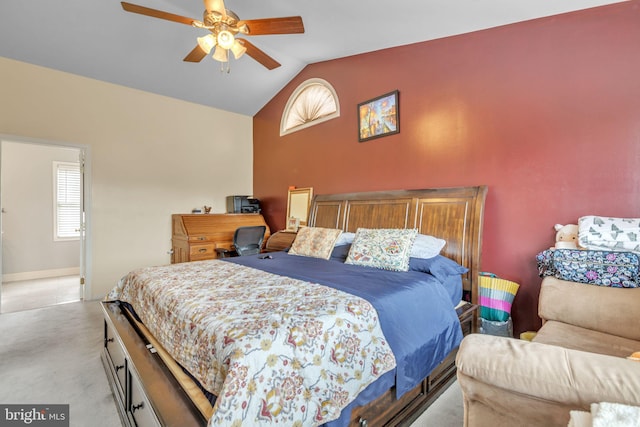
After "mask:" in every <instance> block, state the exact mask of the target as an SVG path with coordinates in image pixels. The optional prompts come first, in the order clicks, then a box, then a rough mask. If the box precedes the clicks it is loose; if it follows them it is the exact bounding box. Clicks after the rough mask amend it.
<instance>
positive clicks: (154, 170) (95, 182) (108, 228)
mask: <svg viewBox="0 0 640 427" xmlns="http://www.w3.org/2000/svg"><path fill="white" fill-rule="evenodd" d="M0 76H1V78H0V135H2V136H3V137H7V136H17V137H22V138H33V139H36V140H40V141H49V142H52V143H62V144H73V145H79V146H84V147H87V148H88V152H89V155H90V166H91V168H90V175H91V176H90V181H91V188H92V192H91V199H90V206H89V213H90V215H91V217H90V219H91V223H90V224H89V225H90V227H91V228H90V230H89V233H90V236H91V238H92V239H91V241H90V243H91V244H90V247H89V251H88V254H89V259H88V264H89V266H90V267H91V272H90V275H89V277H88V280H89V287H88V290H89V291H90V294H89V295H88V296H87V298H99V297H101V296H103V295H104V294H106V293H107V292H108V290H109V289H110V288H111V287H112V286H113V285H114V284H115V283H116V281H117V280H118V279H119V278H120V277H121V276H122V275H123V274H125V273H126V272H127V271H129V270H131V269H133V268H137V267H143V266H148V265H158V264H167V263H169V261H170V258H169V255H168V254H167V251H168V250H169V249H170V248H171V221H170V215H171V214H172V213H184V212H190V211H191V209H192V208H194V207H201V206H203V205H205V204H206V205H208V206H213V209H212V212H224V210H225V197H226V196H227V195H231V194H251V193H252V190H253V188H252V181H253V172H252V170H253V153H252V126H253V125H252V118H251V117H249V116H243V115H239V114H235V113H229V112H225V111H221V110H217V109H213V108H210V107H205V106H201V105H197V104H192V103H188V102H184V101H180V100H176V99H172V98H167V97H163V96H158V95H154V94H150V93H146V92H142V91H139V90H134V89H129V88H126V87H122V86H117V85H113V84H109V83H105V82H100V81H97V80H92V79H87V78H83V77H78V76H75V75H71V74H68V73H63V72H58V71H55V70H51V69H46V68H41V67H37V66H33V65H29V64H25V63H22V62H17V61H13V60H9V59H6V58H0ZM176 84H179V82H176Z"/></svg>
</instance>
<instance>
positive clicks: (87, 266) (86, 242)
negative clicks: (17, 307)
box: [0, 134, 93, 301]
mask: <svg viewBox="0 0 640 427" xmlns="http://www.w3.org/2000/svg"><path fill="white" fill-rule="evenodd" d="M1 141H9V142H17V143H24V144H36V145H45V146H53V147H66V148H74V149H77V150H78V151H79V153H80V158H81V159H84V161H83V162H81V164H80V166H81V167H80V172H81V175H82V190H83V191H82V201H81V203H82V206H83V207H84V216H83V217H84V224H81V228H82V229H83V230H82V231H81V232H80V240H81V241H80V254H79V257H80V259H79V262H80V278H81V280H82V278H83V277H84V285H83V286H82V285H80V284H78V286H79V289H80V292H79V296H80V300H81V301H83V300H86V299H91V298H92V295H93V289H92V283H91V282H92V280H91V277H92V258H93V257H92V247H93V245H92V233H91V224H92V218H91V206H92V200H91V146H89V145H86V144H75V143H71V142H66V141H55V140H46V139H38V138H29V137H24V136H17V135H9V134H0V142H1ZM1 159H2V145H1V144H0V160H1ZM79 160H80V159H79ZM1 165H2V162H0V168H1V167H2V166H1ZM0 172H1V171H0ZM0 179H1V173H0ZM0 188H2V182H0ZM0 207H1V200H0ZM0 229H2V215H1V214H0ZM83 237H84V239H83ZM2 238H3V236H2V234H0V277H2V271H3V266H2ZM1 300H2V285H0V301H1Z"/></svg>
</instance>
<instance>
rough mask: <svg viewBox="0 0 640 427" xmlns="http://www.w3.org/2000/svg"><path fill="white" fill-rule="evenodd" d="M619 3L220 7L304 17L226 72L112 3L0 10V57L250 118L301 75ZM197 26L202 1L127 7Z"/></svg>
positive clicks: (165, 27)
mask: <svg viewBox="0 0 640 427" xmlns="http://www.w3.org/2000/svg"><path fill="white" fill-rule="evenodd" d="M619 1H621V0H613V1H612V0H562V1H558V0H518V1H515V0H484V1H476V0H396V1H393V2H391V1H389V0H350V1H340V0H322V1H320V0H316V1H311V0H302V1H301V0H273V1H266V0H261V1H257V0H226V1H225V3H226V8H227V9H229V10H232V11H233V12H235V13H236V14H237V15H238V16H239V17H240V19H247V20H249V19H257V18H272V17H285V16H301V17H302V19H303V22H304V28H305V32H304V34H292V35H265V36H253V37H249V39H250V41H251V42H252V43H253V44H254V45H256V46H257V47H259V48H260V49H262V50H263V51H264V52H266V53H267V54H268V55H270V56H272V57H273V58H274V59H276V60H277V61H278V62H280V63H281V64H282V66H281V67H278V68H276V69H274V70H271V71H270V70H267V69H266V68H265V67H263V66H262V65H260V64H259V63H258V62H256V61H254V60H253V59H252V58H250V57H248V56H247V55H245V56H243V57H241V58H240V59H239V60H234V59H231V62H230V72H229V73H227V72H221V71H220V65H221V63H220V62H217V61H214V60H213V59H211V58H210V57H207V58H205V59H204V60H202V61H201V62H200V63H189V62H183V60H182V59H183V58H184V57H185V56H186V55H187V54H188V53H189V52H190V51H191V50H192V49H193V48H194V46H195V44H196V38H197V37H198V36H202V35H205V34H207V33H208V32H207V30H203V29H198V28H194V27H191V26H188V25H183V24H179V23H175V22H170V21H166V20H161V19H154V18H150V17H147V16H143V15H137V14H133V13H128V12H125V11H124V10H123V9H122V7H121V4H120V1H118V0H56V1H53V0H1V1H0V56H3V57H7V58H12V59H16V60H19V61H24V62H28V63H31V64H35V65H41V66H44V67H48V68H53V69H57V70H61V71H66V72H69V73H73V74H77V75H81V76H85V77H89V78H93V79H98V80H103V81H106V82H111V83H116V84H119V85H123V86H128V87H131V88H136V89H140V90H144V91H148V92H152V93H157V94H161V95H166V96H170V97H173V98H178V99H183V100H186V101H190V102H195V103H199V104H204V105H209V106H212V107H215V108H219V109H222V110H227V111H232V112H236V113H240V114H244V115H249V116H253V115H254V114H255V113H257V112H258V111H259V110H260V109H261V108H262V107H263V106H264V105H265V104H266V103H267V102H268V101H269V100H270V99H271V98H272V97H273V96H274V95H275V94H277V93H278V91H280V90H281V89H282V87H284V86H285V85H286V84H287V82H289V81H290V80H291V79H292V78H293V77H294V76H295V75H296V74H298V73H299V72H300V71H301V70H302V69H303V68H304V67H305V66H306V65H308V64H312V63H315V62H320V61H326V60H331V59H336V58H340V57H345V56H350V55H355V54H359V53H365V52H371V51H375V50H379V49H384V48H389V47H393V46H399V45H405V44H410V43H415V42H421V41H427V40H432V39H437V38H442V37H447V36H452V35H458V34H463V33H468V32H472V31H476V30H482V29H487V28H491V27H496V26H500V25H505V24H511V23H515V22H519V21H525V20H530V19H535V18H539V17H544V16H550V15H555V14H559V13H564V12H570V11H574V10H579V9H585V8H589V7H596V6H601V5H605V4H610V3H617V2H619ZM129 2H130V3H135V4H139V5H141V6H145V7H149V8H153V9H159V10H163V11H166V12H170V13H173V14H176V15H181V16H186V17H190V18H194V19H197V20H202V13H203V10H204V6H203V2H202V0H129Z"/></svg>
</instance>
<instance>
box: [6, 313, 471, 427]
mask: <svg viewBox="0 0 640 427" xmlns="http://www.w3.org/2000/svg"><path fill="white" fill-rule="evenodd" d="M102 337H103V323H102V313H101V311H100V305H99V303H98V302H97V301H88V302H73V303H69V304H61V305H56V306H51V307H44V308H39V309H35V310H28V311H20V312H15V313H6V314H0V403H2V404H69V412H70V416H69V419H70V426H71V427H86V426H92V427H118V426H120V425H121V423H120V418H119V417H118V412H117V409H116V405H115V402H114V400H113V396H112V394H111V389H110V388H109V384H108V382H107V377H106V374H105V372H104V368H103V366H102V362H101V361H100V351H101V349H102V345H103V341H102ZM462 424H463V422H462V394H461V392H460V388H459V387H458V384H457V383H454V384H453V385H452V386H451V387H449V389H447V390H446V391H445V392H444V393H443V394H442V396H440V397H439V398H438V400H436V402H435V403H434V404H433V405H431V407H430V408H429V409H427V411H425V412H424V413H423V414H422V416H421V417H420V418H419V419H418V420H416V421H415V422H414V423H413V424H412V425H411V427H461V426H462Z"/></svg>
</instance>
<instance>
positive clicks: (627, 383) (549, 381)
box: [456, 334, 640, 425]
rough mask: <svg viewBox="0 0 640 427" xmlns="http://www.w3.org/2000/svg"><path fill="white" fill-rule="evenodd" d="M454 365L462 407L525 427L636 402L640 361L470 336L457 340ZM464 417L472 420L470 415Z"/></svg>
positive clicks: (491, 337)
mask: <svg viewBox="0 0 640 427" xmlns="http://www.w3.org/2000/svg"><path fill="white" fill-rule="evenodd" d="M456 365H457V369H458V382H459V384H460V387H461V389H462V391H463V395H464V399H465V408H468V407H475V408H478V407H482V408H492V410H493V411H496V414H506V415H505V416H507V417H510V416H513V415H515V416H518V417H522V419H524V420H532V424H529V425H559V424H560V425H562V424H563V423H564V425H566V422H567V421H568V419H569V411H570V410H571V409H582V410H587V411H588V410H589V405H590V404H591V403H596V402H603V401H606V402H614V403H622V404H628V405H638V403H639V402H640V362H634V361H631V360H627V359H625V358H621V357H613V356H606V355H600V354H595V353H587V352H583V351H577V350H568V349H565V348H562V347H558V346H553V345H546V344H541V343H536V342H529V341H524V340H517V339H512V338H504V337H496V336H490V335H481V334H472V335H469V336H467V337H466V338H465V339H464V340H463V341H462V344H461V345H460V349H459V351H458V354H457V357H456ZM474 402H475V406H474ZM514 411H515V412H514ZM465 412H467V414H466V416H467V417H474V411H473V410H471V411H465ZM478 412H482V411H481V410H480V411H477V412H476V413H478ZM479 418H480V419H482V417H479ZM497 418H500V417H497ZM485 419H486V417H485ZM534 421H535V422H534ZM465 425H483V424H482V422H480V423H478V422H469V423H465ZM487 425H489V424H487Z"/></svg>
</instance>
